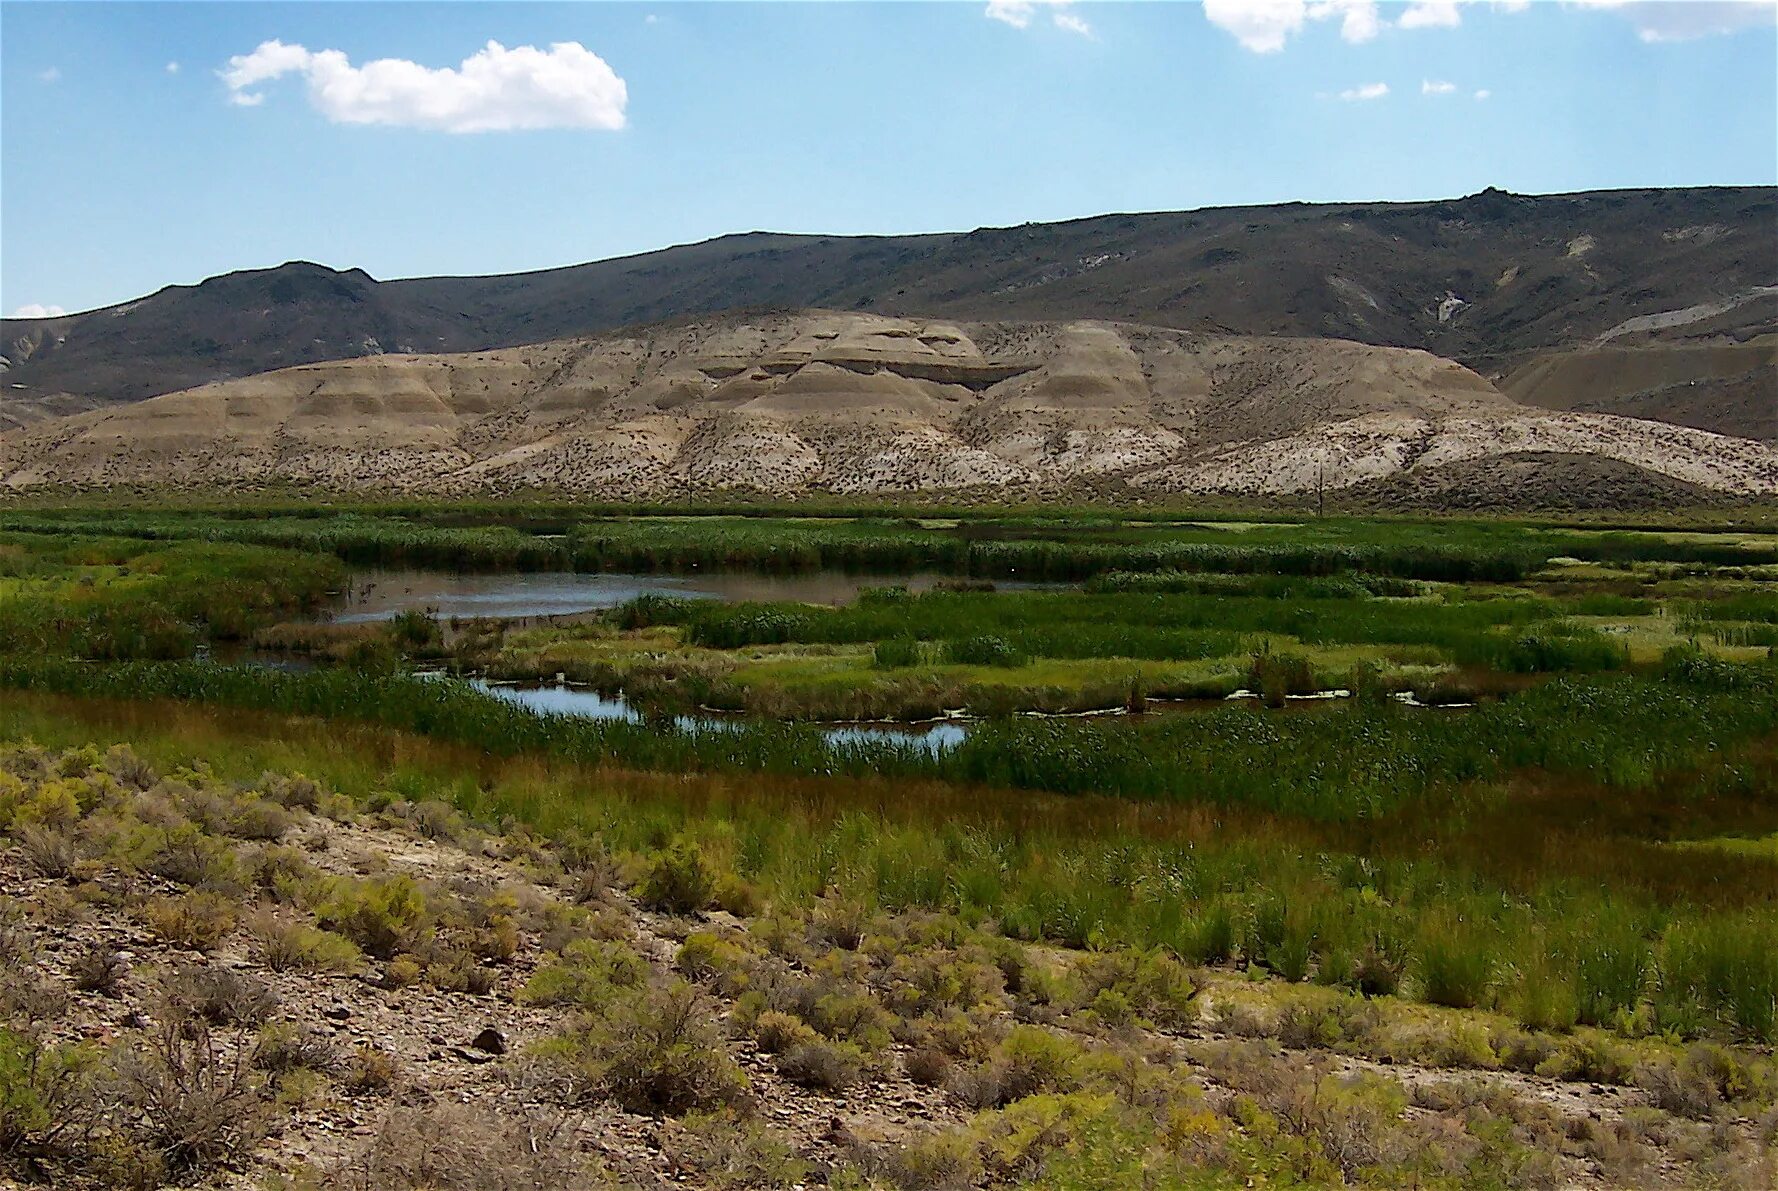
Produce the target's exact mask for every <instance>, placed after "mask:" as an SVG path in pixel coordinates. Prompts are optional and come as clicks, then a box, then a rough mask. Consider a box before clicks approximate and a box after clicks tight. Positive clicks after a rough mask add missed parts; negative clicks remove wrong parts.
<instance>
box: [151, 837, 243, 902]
mask: <svg viewBox="0 0 1778 1191" xmlns="http://www.w3.org/2000/svg"><path fill="white" fill-rule="evenodd" d="M142 869H143V871H144V872H148V873H152V874H154V875H155V876H157V877H163V878H165V879H166V880H169V881H177V882H178V883H179V884H181V885H187V886H190V887H191V888H193V889H204V890H210V891H214V892H221V893H233V892H238V891H239V890H240V888H241V886H242V882H241V878H240V872H239V864H238V861H237V860H236V858H235V853H234V849H232V848H231V847H229V845H228V844H227V842H226V841H224V840H220V839H215V838H213V837H211V836H208V835H205V834H204V833H203V831H202V830H200V829H199V828H198V827H197V826H196V825H195V824H191V823H182V824H179V825H177V826H174V827H171V828H168V829H167V830H165V831H164V832H162V833H161V836H160V838H159V840H158V841H157V842H156V843H155V845H154V846H153V847H152V849H151V850H150V852H149V853H148V855H147V857H146V858H145V859H144V860H143V862H142Z"/></svg>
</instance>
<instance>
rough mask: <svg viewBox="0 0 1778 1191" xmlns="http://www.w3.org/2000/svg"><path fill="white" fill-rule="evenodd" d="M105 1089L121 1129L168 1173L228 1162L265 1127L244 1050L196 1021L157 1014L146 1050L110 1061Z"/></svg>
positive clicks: (248, 1147)
mask: <svg viewBox="0 0 1778 1191" xmlns="http://www.w3.org/2000/svg"><path fill="white" fill-rule="evenodd" d="M107 1087H108V1091H107V1094H108V1095H109V1096H110V1097H112V1098H113V1103H114V1105H115V1106H116V1108H117V1109H118V1110H120V1112H121V1114H122V1115H123V1117H124V1119H125V1121H126V1122H127V1132H128V1133H130V1134H131V1135H132V1136H134V1137H135V1138H137V1139H138V1140H140V1141H141V1142H142V1143H143V1144H145V1145H147V1146H149V1147H150V1148H152V1149H153V1150H154V1151H155V1152H157V1153H158V1154H159V1155H160V1156H161V1158H162V1159H163V1160H164V1161H165V1162H166V1164H167V1166H168V1167H169V1168H170V1169H172V1170H175V1171H180V1170H186V1169H191V1168H204V1167H209V1166H214V1165H217V1164H220V1163H225V1162H231V1161H234V1160H236V1159H238V1158H239V1157H240V1156H242V1155H243V1154H245V1153H247V1152H249V1151H250V1150H251V1149H252V1148H253V1146H254V1145H256V1144H257V1143H258V1141H259V1139H260V1137H261V1136H263V1135H264V1132H265V1129H266V1118H265V1113H264V1111H263V1102H262V1100H261V1098H260V1094H259V1087H258V1084H257V1082H256V1081H255V1079H254V1078H253V1075H252V1073H251V1071H250V1070H249V1069H248V1067H247V1063H246V1059H245V1054H244V1051H243V1050H242V1048H238V1047H236V1048H227V1047H224V1046H222V1045H220V1044H219V1042H218V1040H217V1039H216V1037H215V1035H214V1034H213V1033H212V1032H211V1030H210V1028H209V1026H208V1025H207V1024H205V1023H204V1022H203V1021H202V1019H195V1020H188V1019H181V1018H180V1017H179V1016H178V1015H176V1014H163V1015H162V1020H161V1022H160V1025H159V1027H158V1028H157V1030H156V1031H155V1032H154V1034H153V1035H152V1036H151V1038H150V1041H149V1044H148V1045H147V1046H146V1047H144V1048H141V1049H136V1050H130V1051H128V1052H126V1053H124V1054H123V1055H122V1056H121V1057H120V1058H119V1059H118V1060H117V1061H116V1062H115V1063H113V1064H112V1069H111V1079H110V1081H109V1082H108V1085H107Z"/></svg>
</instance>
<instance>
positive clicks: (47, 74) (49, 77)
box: [37, 66, 62, 83]
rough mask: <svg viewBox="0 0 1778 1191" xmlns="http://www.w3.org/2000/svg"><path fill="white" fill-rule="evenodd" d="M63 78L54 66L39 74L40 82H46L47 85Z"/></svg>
mask: <svg viewBox="0 0 1778 1191" xmlns="http://www.w3.org/2000/svg"><path fill="white" fill-rule="evenodd" d="M61 77H62V72H61V71H60V70H58V69H56V68H55V67H53V66H50V67H46V68H45V69H43V70H40V71H38V72H37V78H38V80H39V81H41V82H45V83H53V82H56V81H58V80H59V79H60V78H61Z"/></svg>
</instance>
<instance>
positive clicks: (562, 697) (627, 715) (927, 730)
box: [466, 678, 968, 753]
mask: <svg viewBox="0 0 1778 1191" xmlns="http://www.w3.org/2000/svg"><path fill="white" fill-rule="evenodd" d="M466 681H467V682H468V683H469V685H470V686H472V687H474V688H475V689H476V690H478V691H482V692H484V693H486V694H489V695H493V696H494V697H495V698H497V699H504V700H506V701H507V702H508V703H516V704H517V705H519V706H520V707H524V708H527V709H529V710H531V711H537V712H542V713H545V714H549V715H567V716H575V717H577V718H580V719H589V720H621V721H623V722H625V723H630V724H640V723H645V722H649V721H650V717H648V716H645V715H644V714H643V713H642V712H641V711H639V710H638V709H636V708H635V707H632V706H631V705H630V704H629V703H628V702H627V701H626V700H625V699H624V698H623V696H622V695H605V694H601V693H599V692H598V691H595V690H591V689H588V688H585V687H571V686H567V685H564V684H559V683H558V684H556V685H553V686H550V685H538V684H515V683H503V682H486V681H484V680H482V679H479V678H475V679H468V680H466ZM655 718H656V719H657V720H659V721H663V722H664V721H665V720H666V719H669V718H670V719H671V721H672V723H673V725H674V726H675V727H678V728H682V729H684V730H686V731H689V732H729V731H733V730H734V729H736V728H738V727H741V726H742V725H744V724H747V723H749V722H750V721H749V720H748V719H746V718H745V717H743V716H739V715H722V714H719V713H715V712H706V713H699V714H696V715H675V716H671V717H664V716H662V717H655ZM752 722H757V721H752ZM818 730H819V731H820V733H821V735H822V736H824V737H826V738H827V740H829V741H830V742H832V743H834V744H846V743H856V742H860V741H871V740H890V741H895V742H897V743H901V744H911V745H916V746H918V747H920V748H924V749H928V750H930V751H932V752H935V753H938V752H943V751H944V750H945V749H948V748H953V747H955V746H956V745H958V744H960V743H961V742H962V741H963V738H964V736H965V735H966V733H967V730H968V729H967V725H964V724H960V723H953V722H938V723H931V724H824V725H821V726H820V727H819V729H818Z"/></svg>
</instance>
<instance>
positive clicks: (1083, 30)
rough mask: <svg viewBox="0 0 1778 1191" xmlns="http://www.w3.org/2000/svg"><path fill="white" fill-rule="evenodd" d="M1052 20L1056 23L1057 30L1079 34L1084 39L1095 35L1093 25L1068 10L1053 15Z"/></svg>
mask: <svg viewBox="0 0 1778 1191" xmlns="http://www.w3.org/2000/svg"><path fill="white" fill-rule="evenodd" d="M1050 20H1052V21H1054V22H1055V25H1056V28H1058V29H1062V30H1065V31H1066V32H1069V33H1078V34H1079V35H1080V36H1082V37H1091V36H1092V35H1093V27H1092V26H1091V25H1089V24H1087V23H1086V21H1085V20H1083V19H1081V18H1080V17H1078V16H1075V15H1074V14H1073V13H1071V12H1068V11H1066V10H1058V11H1056V12H1055V13H1052V14H1051V16H1050Z"/></svg>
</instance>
